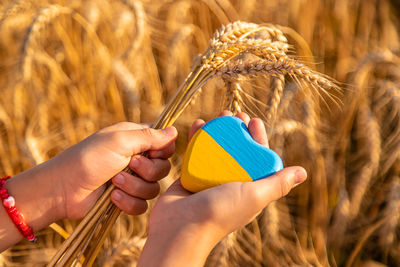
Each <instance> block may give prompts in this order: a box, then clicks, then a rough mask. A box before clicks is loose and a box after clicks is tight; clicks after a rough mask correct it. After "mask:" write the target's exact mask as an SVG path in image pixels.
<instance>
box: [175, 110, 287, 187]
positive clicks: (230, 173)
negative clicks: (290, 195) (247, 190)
mask: <svg viewBox="0 0 400 267" xmlns="http://www.w3.org/2000/svg"><path fill="white" fill-rule="evenodd" d="M282 168H283V163H282V160H281V158H280V157H279V155H278V154H276V153H275V151H273V150H271V149H269V148H266V147H264V146H262V145H260V144H258V143H257V142H256V141H254V140H253V138H251V136H250V133H249V131H248V130H247V127H246V125H245V124H244V122H243V121H242V120H240V119H238V118H236V117H229V116H226V117H218V118H216V119H214V120H212V121H210V122H208V123H207V124H205V125H204V126H203V127H201V129H199V130H198V131H197V132H196V134H195V135H194V136H193V138H192V140H191V141H190V143H189V146H188V148H187V150H186V153H185V158H184V160H183V165H182V176H181V182H182V185H183V187H184V188H185V189H186V190H189V191H191V192H198V191H201V190H204V189H207V188H210V187H213V186H217V185H221V184H224V183H229V182H249V181H255V180H259V179H262V178H266V177H268V176H270V175H272V174H274V173H275V172H277V171H279V170H281V169H282Z"/></svg>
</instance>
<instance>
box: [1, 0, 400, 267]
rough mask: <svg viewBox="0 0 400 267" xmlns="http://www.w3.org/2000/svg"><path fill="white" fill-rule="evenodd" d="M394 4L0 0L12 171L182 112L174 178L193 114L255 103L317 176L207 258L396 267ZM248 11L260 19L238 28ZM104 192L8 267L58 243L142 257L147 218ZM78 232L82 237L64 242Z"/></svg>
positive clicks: (288, 154)
mask: <svg viewBox="0 0 400 267" xmlns="http://www.w3.org/2000/svg"><path fill="white" fill-rule="evenodd" d="M281 10H287V14H286V13H282V12H281ZM390 10H393V11H394V12H395V10H396V9H391V2H390V1H378V0H366V1H358V0H354V1H347V0H346V1H345V0H338V1H335V2H334V3H333V2H331V1H322V0H321V1H319V0H314V1H304V2H300V1H295V0H293V1H290V0H287V1H263V0H259V1H231V2H230V1H226V0H215V1H203V2H197V1H191V0H181V1H172V2H171V1H152V2H147V1H133V0H132V1H128V0H127V1H105V0H104V1H67V0H65V1H61V0H60V1H51V2H50V1H45V0H43V1H26V0H25V1H24V0H21V1H15V2H11V1H9V2H8V1H4V2H3V3H0V16H1V17H0V37H1V38H0V61H1V65H0V84H1V85H0V86H1V89H2V98H1V99H0V122H1V123H0V129H1V131H0V132H1V138H2V142H0V146H1V147H0V153H1V155H2V156H1V157H0V166H1V171H2V172H3V173H8V174H15V173H18V172H20V171H22V170H24V169H26V168H29V167H31V166H33V165H35V164H38V163H40V162H43V161H44V160H46V159H48V158H50V157H52V156H53V155H55V154H56V153H58V152H59V151H61V150H63V149H65V148H66V147H68V146H69V145H71V144H73V143H76V142H78V141H79V140H81V139H82V138H84V137H85V136H87V135H89V134H91V133H92V132H93V131H95V130H97V129H99V128H101V127H104V126H106V125H109V124H111V123H114V122H117V121H122V120H131V121H135V122H138V121H143V122H148V121H157V117H159V116H160V114H161V116H160V117H159V119H158V121H157V123H156V124H155V126H156V127H159V128H163V127H166V126H168V125H171V124H173V123H174V122H175V121H176V122H175V124H176V126H177V127H178V128H179V131H180V133H181V137H180V139H179V140H178V144H177V155H176V157H175V158H174V159H173V163H174V168H173V171H172V173H171V175H170V176H169V177H168V178H166V179H165V180H164V181H162V185H163V186H164V187H166V186H167V185H168V184H169V183H170V182H171V181H173V179H176V178H177V177H178V173H179V165H180V161H181V157H182V152H183V150H184V148H185V145H186V140H185V133H186V132H187V130H188V127H189V126H190V123H191V122H192V121H193V119H194V118H197V117H203V118H205V119H208V118H211V117H213V116H215V114H217V113H218V112H219V111H220V110H222V109H224V108H228V109H230V110H232V111H233V112H239V111H245V112H248V113H249V114H250V115H251V116H258V117H261V118H263V119H264V120H265V122H266V124H267V126H268V133H269V139H270V143H271V146H272V148H273V149H274V150H276V151H277V152H278V153H279V154H280V155H281V156H282V158H283V160H284V162H285V165H293V164H296V165H303V166H304V167H305V168H306V169H307V171H308V173H309V179H308V181H307V183H306V184H305V185H303V186H301V187H299V188H296V189H295V190H294V191H293V192H292V193H291V195H290V196H289V197H287V198H286V199H283V200H280V201H278V202H276V203H273V204H271V205H269V206H268V207H267V208H266V209H265V210H264V211H263V213H262V214H261V215H260V216H259V217H258V218H257V219H256V220H254V221H253V222H252V223H251V224H249V225H248V226H246V227H245V228H243V229H241V230H239V231H237V232H235V233H232V234H231V235H229V236H227V237H226V238H225V239H224V240H222V241H221V242H220V243H219V244H218V245H217V246H216V247H215V249H214V250H213V252H212V253H211V255H210V256H209V258H208V261H207V264H208V265H209V266H216V265H217V266H232V265H238V266H262V265H267V266H288V265H309V264H311V265H324V266H325V265H333V266H336V265H341V266H342V265H347V266H363V265H365V264H367V263H368V264H373V263H376V262H380V263H384V264H387V265H400V254H399V251H400V241H399V240H400V237H399V225H400V216H399V214H400V195H399V194H400V185H399V172H400V169H399V168H398V165H399V162H398V161H399V155H398V151H400V150H399V147H398V146H400V136H399V134H400V131H399V129H400V113H399V109H400V103H399V102H398V101H397V100H398V97H399V96H398V89H399V85H400V74H399V71H398V69H399V66H400V62H399V54H398V53H397V52H395V51H396V50H395V49H393V48H395V47H398V44H399V38H398V22H399V20H398V15H396V14H395V13H392V15H391V16H389V15H388V14H389V13H390V12H391V11H390ZM278 11H279V12H278ZM305 13H307V15H306V16H305ZM249 18H251V20H252V21H255V22H257V23H258V24H254V23H244V22H236V23H231V24H229V22H230V21H235V20H238V19H243V20H247V19H249ZM265 21H273V22H274V23H279V24H281V25H287V26H291V27H293V28H294V29H296V30H297V31H298V32H299V33H300V34H301V36H303V37H304V39H303V38H301V37H300V36H299V35H298V34H297V33H296V32H295V31H293V30H292V29H290V28H287V27H280V26H279V27H278V26H274V25H271V24H265V23H264V22H265ZM377 22H379V23H377ZM221 24H225V25H226V26H224V27H222V28H221V29H220V30H218V31H216V32H215V34H214V36H213V37H212V39H211V40H210V42H209V43H208V39H209V38H210V36H212V32H213V31H214V30H215V29H217V28H219V27H220V25H221ZM306 43H309V44H311V45H312V47H311V48H312V50H313V52H314V53H315V54H316V55H317V58H318V60H322V59H323V60H324V61H325V64H324V65H315V64H313V63H312V56H311V52H310V49H309V48H308V46H307V45H306ZM376 48H379V51H377V52H371V53H370V51H372V50H376ZM198 53H202V54H201V55H199V56H196V55H197V54H198ZM295 53H297V56H294V55H295ZM193 58H195V60H194V63H193ZM363 58H364V59H363ZM191 65H192V68H191V70H190V66H191ZM315 67H318V68H319V70H320V71H323V72H326V73H330V74H331V75H333V76H334V77H335V78H336V79H337V80H339V81H341V82H345V83H346V84H347V85H346V86H345V87H346V88H347V89H345V90H344V91H343V92H339V90H338V89H337V86H336V84H335V83H333V82H332V80H331V79H329V78H327V77H326V76H324V75H321V74H320V73H319V72H316V71H315V70H314V68H315ZM322 67H324V68H325V69H322ZM188 73H189V75H188V76H187V74H188ZM186 76H187V77H186ZM185 77H186V79H185ZM211 78H214V79H211ZM182 81H183V83H182V84H181V85H179V84H180V83H181V82H182ZM201 87H203V91H204V92H203V93H202V94H200V95H198V96H196V99H195V100H196V101H195V102H194V101H192V100H193V98H194V97H195V95H196V94H197V92H199V90H200V88H201ZM177 89H178V90H177ZM170 99H172V100H170ZM167 100H170V101H169V103H168V104H167V105H164V103H165V102H166V101H167ZM190 102H191V103H192V104H193V105H190V106H188V107H187V111H186V112H184V113H182V114H181V112H182V111H183V110H184V109H185V107H186V106H187V105H188V104H189V103H190ZM320 102H321V103H320ZM178 117H179V119H178ZM177 119H178V120H177ZM109 190H112V187H110V188H109ZM102 200H103V201H104V202H101V201H100V202H99V203H98V205H96V207H95V209H94V210H93V212H91V213H90V216H93V217H91V218H92V219H91V220H89V219H84V220H83V221H82V222H81V224H79V225H78V224H77V222H73V221H67V220H66V221H62V222H58V223H57V224H55V225H52V226H51V228H48V229H45V230H43V231H41V233H39V242H38V244H35V245H32V244H29V243H27V242H21V243H20V244H18V245H16V246H14V247H13V248H11V249H9V250H8V251H6V252H4V253H3V254H2V255H1V256H0V265H6V266H14V265H15V266H17V265H24V264H26V263H27V262H29V263H30V264H35V265H43V264H47V263H48V262H50V260H51V258H52V257H53V256H54V255H55V254H56V253H57V251H58V252H61V253H59V254H58V256H60V257H59V258H60V260H61V261H59V262H58V263H59V264H62V263H71V262H73V261H76V260H77V258H79V257H80V256H82V257H81V258H80V261H79V260H78V261H76V262H77V264H78V265H80V264H82V263H83V262H85V264H87V263H93V264H94V265H100V266H111V265H126V264H128V263H135V262H136V261H137V258H138V256H139V254H140V250H141V248H142V246H143V244H144V242H145V239H146V225H147V215H146V214H145V215H142V216H136V217H128V216H125V215H123V214H122V215H121V216H119V218H118V219H117V221H116V223H113V222H114V220H115V219H116V217H117V215H118V213H119V212H118V210H116V209H115V207H113V206H112V205H111V204H109V201H108V198H107V194H105V195H103V198H102ZM150 206H151V205H150ZM90 216H89V217H87V218H90ZM96 216H97V217H96ZM97 218H103V219H105V220H98V219H97ZM111 226H112V227H111ZM85 227H86V228H85ZM96 227H97V228H96ZM101 227H103V228H101ZM83 229H86V230H83ZM96 229H97V230H96ZM99 229H103V230H104V229H106V230H109V233H108V235H107V236H106V235H103V234H105V233H107V232H108V231H103V230H99ZM74 230H75V231H74ZM85 231H86V232H85ZM85 233H86V234H85ZM91 233H93V234H91ZM68 236H70V237H82V238H81V239H80V240H78V241H77V240H75V241H73V239H70V241H67V243H64V244H67V245H66V246H65V247H62V243H63V241H64V239H66V238H67V237H68ZM91 239H92V240H94V241H92V242H89V241H85V240H91ZM71 241H73V242H71ZM103 241H104V244H103V246H102V247H100V245H101V244H102V243H103ZM63 248H65V250H64V249H63ZM85 248H86V249H85ZM65 253H67V254H68V255H66V254H65ZM96 255H97V258H96V259H95V256H96ZM62 256H64V257H62ZM59 258H54V259H55V261H53V263H55V262H56V261H58V260H59Z"/></svg>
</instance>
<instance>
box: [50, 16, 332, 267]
mask: <svg viewBox="0 0 400 267" xmlns="http://www.w3.org/2000/svg"><path fill="white" fill-rule="evenodd" d="M287 49H288V44H287V42H286V38H285V37H284V36H283V34H282V32H281V31H280V30H279V29H278V28H276V27H274V26H271V25H270V26H262V25H261V26H260V25H257V24H253V23H245V22H240V21H238V22H234V23H231V24H228V25H227V26H223V27H222V28H221V29H220V30H219V31H217V32H216V33H215V34H214V36H213V38H212V39H211V40H210V44H209V48H208V49H207V50H206V51H205V52H204V53H203V54H202V55H201V56H199V57H198V58H197V60H196V62H195V64H194V65H193V67H192V70H191V72H190V73H189V75H188V77H187V78H186V79H185V81H184V82H183V83H182V85H181V86H180V87H179V89H178V90H177V92H176V93H175V95H174V96H173V98H172V99H171V100H170V102H169V103H168V105H167V106H166V108H165V109H164V111H163V112H162V114H161V116H160V117H159V119H158V120H157V121H156V123H155V124H154V128H156V129H163V128H166V127H168V126H171V125H172V124H173V123H174V122H175V120H176V119H177V118H178V117H179V116H180V114H181V113H182V112H183V110H184V109H185V108H186V106H187V105H188V104H189V103H190V102H191V99H192V98H193V96H194V95H195V94H196V93H197V92H198V90H199V89H200V88H201V87H202V86H203V85H204V84H205V83H206V82H207V81H208V80H209V79H211V78H213V77H215V76H223V77H224V78H225V79H229V80H235V79H237V77H238V75H241V76H256V75H278V77H281V78H282V77H283V75H285V74H288V75H289V76H290V77H292V78H293V79H295V81H296V82H298V83H299V84H300V85H301V84H304V83H306V84H309V85H310V86H311V87H312V88H314V89H316V90H318V91H325V90H326V89H328V88H332V87H333V88H336V85H335V84H334V83H333V82H332V81H331V80H329V79H328V78H326V77H324V76H322V75H320V74H318V73H317V72H315V71H313V70H311V69H310V68H308V67H307V66H305V65H303V64H301V63H298V62H297V61H296V60H295V59H292V58H290V57H289V56H287V55H286V54H285V52H286V51H287ZM244 57H247V60H243V59H242V58H244ZM233 88H235V87H233ZM236 88H237V87H236ZM229 89H232V86H229V88H228V90H229ZM276 90H277V91H278V93H277V95H278V96H275V99H273V100H272V103H273V106H274V108H276V107H277V103H278V102H279V95H280V94H281V91H282V84H281V85H279V86H278V88H277V89H276ZM231 93H232V94H233V95H235V97H237V96H238V92H237V90H236V89H235V90H233V91H232V92H231ZM238 107H239V105H238V104H237V105H236V108H238ZM124 171H127V172H131V171H130V170H129V168H126V169H125V170H124ZM113 189H114V186H113V185H111V186H110V187H109V188H108V190H107V191H106V192H105V193H104V194H103V196H102V197H101V199H100V201H99V202H98V203H96V205H95V206H94V207H93V209H92V211H91V212H90V213H89V214H88V215H87V216H86V217H85V219H84V220H83V221H82V222H81V224H80V225H79V226H78V229H77V230H76V231H74V233H73V234H72V235H71V237H70V238H69V239H68V240H67V241H66V242H65V243H64V244H63V246H62V247H61V248H60V250H59V251H58V253H57V254H56V255H55V257H54V258H53V259H52V261H51V262H50V263H49V266H53V265H59V266H63V265H65V264H67V263H72V262H73V261H75V260H79V258H80V257H81V256H82V255H85V262H84V264H85V265H89V266H90V265H91V264H92V263H93V262H94V260H95V258H96V256H97V254H98V253H99V250H100V247H101V246H102V244H103V242H104V240H105V237H106V235H107V234H108V232H109V231H110V229H111V226H112V225H113V224H114V222H115V220H116V218H117V217H118V215H119V210H118V209H117V207H116V206H115V205H113V204H112V203H111V202H110V200H109V194H110V193H111V191H112V190H113ZM97 227H100V228H99V229H96V228H97ZM91 240H92V241H91ZM86 249H88V250H87V253H86V252H85V250H86Z"/></svg>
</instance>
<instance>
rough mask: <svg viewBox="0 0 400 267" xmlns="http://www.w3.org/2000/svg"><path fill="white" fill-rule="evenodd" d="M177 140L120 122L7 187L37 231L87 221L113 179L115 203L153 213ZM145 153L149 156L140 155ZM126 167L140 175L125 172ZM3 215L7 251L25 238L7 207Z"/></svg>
mask: <svg viewBox="0 0 400 267" xmlns="http://www.w3.org/2000/svg"><path fill="white" fill-rule="evenodd" d="M176 137H177V132H176V129H175V128H173V127H169V128H167V129H165V130H154V129H151V128H148V126H146V125H141V124H136V123H128V122H123V123H118V124H116V125H113V126H110V127H107V128H104V129H102V130H100V131H98V132H96V133H94V134H93V135H91V136H89V137H88V138H86V139H85V140H83V141H81V142H79V143H78V144H76V145H74V146H72V147H70V148H69V149H67V150H65V151H64V152H62V153H60V154H59V155H57V156H55V157H54V158H52V159H50V160H48V161H46V162H44V163H42V164H40V165H37V166H35V167H33V168H31V169H28V170H26V171H24V172H22V173H20V174H17V175H16V176H14V177H13V178H12V179H10V180H8V181H7V184H6V187H7V189H8V191H9V192H10V194H11V195H12V196H13V197H14V198H15V199H16V202H17V206H18V209H19V210H20V212H22V214H24V217H25V220H26V222H27V224H28V225H30V226H31V227H32V228H33V230H35V231H37V230H40V229H42V228H43V227H46V226H48V225H49V224H51V223H53V222H55V221H57V220H60V219H63V218H69V219H79V218H82V217H83V216H84V215H85V214H86V213H87V211H88V210H89V209H90V208H91V207H92V206H93V205H94V203H95V201H96V200H97V198H98V197H99V196H100V194H101V192H102V191H103V190H104V189H105V183H106V182H107V181H108V180H109V179H110V178H112V177H113V178H112V182H113V183H114V184H115V185H116V187H117V189H115V190H114V191H113V192H112V194H111V199H112V201H113V202H114V203H115V204H116V205H117V206H118V207H119V208H120V209H122V210H123V211H125V212H127V213H128V214H140V213H143V212H144V211H145V210H146V209H147V202H146V199H151V198H154V197H155V196H157V195H158V193H159V190H160V188H159V185H158V183H157V181H158V180H159V179H161V178H163V177H164V176H166V175H167V174H168V172H169V170H170V163H169V161H168V158H169V157H170V156H171V155H172V154H173V152H174V150H175V145H174V141H175V139H176ZM145 151H148V156H149V158H146V157H144V156H141V155H140V153H142V152H145ZM126 166H129V167H130V169H132V170H133V171H134V172H135V173H136V174H137V176H133V175H130V174H128V173H126V172H123V171H122V170H123V169H124V168H125V167H126ZM121 178H122V179H121ZM0 213H2V214H0V215H1V216H0V218H1V220H0V230H1V233H2V234H0V240H1V242H0V251H2V250H4V249H6V248H7V247H9V246H10V245H12V244H14V243H16V242H18V241H19V240H20V239H21V238H22V236H21V235H20V234H19V232H18V231H17V229H16V228H15V226H14V225H13V223H12V222H11V220H9V218H7V215H6V214H5V211H4V210H3V209H0Z"/></svg>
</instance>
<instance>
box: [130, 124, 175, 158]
mask: <svg viewBox="0 0 400 267" xmlns="http://www.w3.org/2000/svg"><path fill="white" fill-rule="evenodd" d="M129 132H130V134H129V141H128V143H126V144H129V149H130V151H129V153H131V154H139V153H142V152H145V151H149V150H160V149H163V148H165V147H167V146H168V145H170V144H171V143H172V142H174V141H175V140H176V138H177V137H178V132H177V130H176V129H175V127H173V126H170V127H168V128H165V129H163V130H156V129H152V128H143V129H140V130H133V131H129Z"/></svg>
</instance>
